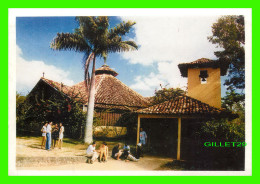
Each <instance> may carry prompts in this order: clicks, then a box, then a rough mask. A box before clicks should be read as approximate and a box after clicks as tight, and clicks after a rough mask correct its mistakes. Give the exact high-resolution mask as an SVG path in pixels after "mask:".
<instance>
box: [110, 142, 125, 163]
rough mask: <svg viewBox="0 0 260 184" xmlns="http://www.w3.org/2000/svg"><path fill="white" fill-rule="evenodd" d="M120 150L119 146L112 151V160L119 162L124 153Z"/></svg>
mask: <svg viewBox="0 0 260 184" xmlns="http://www.w3.org/2000/svg"><path fill="white" fill-rule="evenodd" d="M119 148H120V144H117V145H116V146H115V147H114V148H113V150H112V158H114V159H116V160H119V158H120V157H121V155H122V153H123V151H122V150H119Z"/></svg>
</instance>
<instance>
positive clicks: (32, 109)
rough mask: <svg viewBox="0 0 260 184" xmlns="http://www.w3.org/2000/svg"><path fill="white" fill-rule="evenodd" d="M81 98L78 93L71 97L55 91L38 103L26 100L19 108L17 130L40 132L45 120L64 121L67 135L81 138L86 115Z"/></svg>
mask: <svg viewBox="0 0 260 184" xmlns="http://www.w3.org/2000/svg"><path fill="white" fill-rule="evenodd" d="M80 100H81V99H79V98H78V96H77V95H75V96H74V97H71V98H69V97H67V96H66V95H64V94H63V93H61V92H57V93H54V94H53V95H52V96H51V98H49V99H48V100H43V99H41V100H38V103H33V102H29V100H25V101H24V102H23V103H22V104H21V105H19V107H18V108H17V112H19V113H17V125H18V126H17V130H18V131H26V132H28V131H29V132H40V129H41V126H42V124H43V122H50V121H52V122H53V123H60V122H62V123H63V125H64V127H65V129H66V131H65V135H66V136H68V137H71V138H80V137H82V136H83V132H82V129H83V128H84V122H85V117H86V114H85V113H84V112H83V109H82V104H81V103H80ZM20 112H23V113H20Z"/></svg>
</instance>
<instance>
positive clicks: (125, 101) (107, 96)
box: [41, 65, 149, 110]
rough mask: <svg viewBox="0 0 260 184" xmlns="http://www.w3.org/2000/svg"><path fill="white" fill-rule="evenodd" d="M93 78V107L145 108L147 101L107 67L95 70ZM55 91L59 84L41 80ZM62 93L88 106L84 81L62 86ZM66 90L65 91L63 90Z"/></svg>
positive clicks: (87, 92) (58, 88)
mask: <svg viewBox="0 0 260 184" xmlns="http://www.w3.org/2000/svg"><path fill="white" fill-rule="evenodd" d="M95 74H96V77H95V88H96V93H95V107H96V108H110V109H121V110H136V109H139V108H143V107H147V106H148V105H149V101H148V100H147V99H146V98H144V97H143V96H142V95H140V94H139V93H137V92H135V91H134V90H132V89H131V88H129V87H128V86H127V85H125V84H124V83H123V82H121V81H120V80H118V79H117V78H116V77H115V76H116V75H117V72H115V71H114V70H113V69H111V68H110V67H109V66H107V65H103V66H102V67H101V68H98V69H97V70H96V73H95ZM41 79H42V80H43V81H45V82H47V83H48V84H49V85H51V86H52V87H53V88H55V89H56V90H60V89H61V88H60V83H57V82H55V81H52V80H48V79H45V78H41ZM63 86H64V87H63V88H62V89H63V91H62V92H63V93H65V94H67V95H68V96H71V95H73V94H74V95H77V96H78V97H79V98H81V99H82V102H83V103H84V104H85V105H87V104H88V94H89V91H88V90H87V87H86V84H85V81H82V82H80V83H78V84H75V85H74V86H66V85H63ZM64 89H66V90H64Z"/></svg>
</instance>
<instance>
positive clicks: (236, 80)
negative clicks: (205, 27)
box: [208, 15, 245, 91]
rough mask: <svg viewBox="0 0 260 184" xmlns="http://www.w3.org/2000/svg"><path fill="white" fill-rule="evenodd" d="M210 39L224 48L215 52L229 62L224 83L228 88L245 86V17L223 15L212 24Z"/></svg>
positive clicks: (242, 87)
mask: <svg viewBox="0 0 260 184" xmlns="http://www.w3.org/2000/svg"><path fill="white" fill-rule="evenodd" d="M212 33H213V35H212V36H210V37H208V39H209V41H210V42H212V43H213V44H217V45H218V46H219V47H221V48H223V49H224V50H222V51H217V52H215V55H216V56H217V57H218V58H219V60H222V61H226V62H229V70H228V79H227V80H226V81H225V83H224V85H227V86H228V90H230V89H231V88H233V89H240V90H242V91H243V89H244V88H245V49H244V45H245V26H244V17H243V16H242V15H240V16H235V15H234V16H223V17H221V18H219V19H218V21H217V22H216V23H214V24H213V26H212Z"/></svg>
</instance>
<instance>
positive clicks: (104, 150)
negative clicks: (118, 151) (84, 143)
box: [99, 142, 108, 162]
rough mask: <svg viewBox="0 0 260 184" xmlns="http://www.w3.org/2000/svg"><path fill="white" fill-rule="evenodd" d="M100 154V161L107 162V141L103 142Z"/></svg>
mask: <svg viewBox="0 0 260 184" xmlns="http://www.w3.org/2000/svg"><path fill="white" fill-rule="evenodd" d="M99 151H100V156H99V162H102V161H103V162H107V157H108V147H107V143H106V142H103V143H102V145H101V146H100V149H99Z"/></svg>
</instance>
